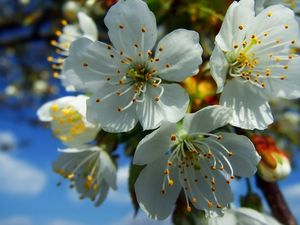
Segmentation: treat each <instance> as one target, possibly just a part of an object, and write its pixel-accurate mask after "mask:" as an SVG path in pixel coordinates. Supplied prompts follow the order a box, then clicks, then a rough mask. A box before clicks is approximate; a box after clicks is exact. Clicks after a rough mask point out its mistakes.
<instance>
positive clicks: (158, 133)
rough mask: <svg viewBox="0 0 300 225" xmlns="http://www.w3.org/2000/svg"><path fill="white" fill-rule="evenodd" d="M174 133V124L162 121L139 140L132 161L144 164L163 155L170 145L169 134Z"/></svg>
mask: <svg viewBox="0 0 300 225" xmlns="http://www.w3.org/2000/svg"><path fill="white" fill-rule="evenodd" d="M175 133H176V124H173V123H163V124H162V125H161V126H160V127H159V128H158V129H157V130H155V131H153V132H152V133H150V134H148V135H147V136H145V137H144V138H143V140H141V141H140V143H139V145H138V146H137V148H136V152H135V154H134V158H133V163H134V164H137V165H144V164H149V163H151V162H153V161H154V160H157V159H159V158H161V157H163V156H165V154H166V152H167V151H168V150H170V148H171V146H172V141H171V135H172V134H175Z"/></svg>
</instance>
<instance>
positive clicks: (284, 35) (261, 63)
mask: <svg viewBox="0 0 300 225" xmlns="http://www.w3.org/2000/svg"><path fill="white" fill-rule="evenodd" d="M298 37H299V25H298V23H297V21H296V20H295V15H294V12H293V11H291V10H290V9H289V8H287V7H284V6H282V5H274V6H270V7H268V8H266V9H264V10H263V11H262V12H260V13H259V14H258V15H257V16H255V11H254V0H241V1H239V2H233V3H232V4H231V6H230V7H229V9H228V11H227V13H226V16H225V19H224V22H223V25H222V27H221V30H220V32H219V34H218V35H217V37H216V46H215V49H214V51H213V54H212V56H211V59H210V66H211V72H212V75H213V78H214V79H215V81H216V83H217V86H218V92H222V94H221V99H220V104H221V105H224V106H227V107H230V108H232V109H233V111H234V112H233V118H232V120H231V121H230V124H231V125H234V126H238V127H241V128H244V129H255V128H256V129H265V128H267V126H268V125H269V124H271V123H272V122H273V116H272V113H271V109H270V105H269V102H268V101H269V99H270V98H272V97H282V98H286V99H294V98H299V97H300V79H299V76H298V75H299V69H300V66H299V65H300V57H299V56H297V55H292V54H290V48H291V47H292V46H293V45H294V44H295V42H296V41H295V40H296V39H298Z"/></svg>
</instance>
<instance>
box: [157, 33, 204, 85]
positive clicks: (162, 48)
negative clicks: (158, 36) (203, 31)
mask: <svg viewBox="0 0 300 225" xmlns="http://www.w3.org/2000/svg"><path fill="white" fill-rule="evenodd" d="M202 52H203V49H202V47H201V46H200V44H199V34H198V33H197V32H195V31H189V30H184V29H177V30H174V31H173V32H171V33H169V34H167V35H166V36H165V37H164V38H163V39H162V40H161V41H160V42H159V43H158V44H157V49H156V52H155V58H156V59H159V61H158V62H154V66H155V67H156V68H157V69H158V71H159V76H160V77H161V78H163V79H165V80H169V81H177V82H180V81H183V80H184V79H186V78H187V77H189V76H192V75H195V74H197V73H198V71H199V66H200V64H201V63H202V58H201V55H202Z"/></svg>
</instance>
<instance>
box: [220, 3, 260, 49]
mask: <svg viewBox="0 0 300 225" xmlns="http://www.w3.org/2000/svg"><path fill="white" fill-rule="evenodd" d="M254 14H255V12H254V0H241V1H239V2H236V1H234V2H233V3H232V4H231V5H230V7H229V8H228V10H227V12H226V15H225V18H224V22H223V24H222V27H221V30H220V32H219V34H218V35H217V37H216V42H217V44H218V45H219V46H220V48H221V49H222V50H223V51H224V52H227V51H231V50H233V49H234V45H235V44H241V42H242V41H243V39H244V38H245V34H246V31H247V30H248V29H249V28H250V27H251V26H252V25H251V22H252V21H253V19H254ZM240 26H242V27H243V28H242V29H240V28H239V27H240Z"/></svg>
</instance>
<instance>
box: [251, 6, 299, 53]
mask: <svg viewBox="0 0 300 225" xmlns="http://www.w3.org/2000/svg"><path fill="white" fill-rule="evenodd" d="M285 26H288V28H285ZM266 32H267V34H268V35H267V36H265V35H264V33H266ZM253 34H254V35H256V36H257V37H259V39H260V41H261V43H260V44H259V45H256V46H254V47H253V48H252V49H251V51H252V52H255V53H256V56H258V57H259V55H260V53H261V52H262V51H263V52H265V54H266V55H269V54H270V53H273V54H279V50H280V49H282V50H283V51H284V52H285V53H286V54H289V48H288V46H290V45H291V41H292V40H294V39H296V38H297V37H298V35H299V25H298V23H297V21H296V19H295V14H294V12H293V11H292V10H291V9H289V8H287V7H284V6H283V5H273V6H270V7H268V8H266V9H264V10H263V11H262V12H261V13H259V14H258V15H257V16H256V17H255V19H254V20H253V23H252V24H251V27H250V29H249V30H248V31H247V38H248V39H251V36H252V35H253ZM277 40H279V41H280V43H279V44H276V41H277ZM270 43H274V44H270ZM283 43H285V44H283ZM277 46H281V47H277ZM251 51H249V54H250V53H251Z"/></svg>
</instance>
